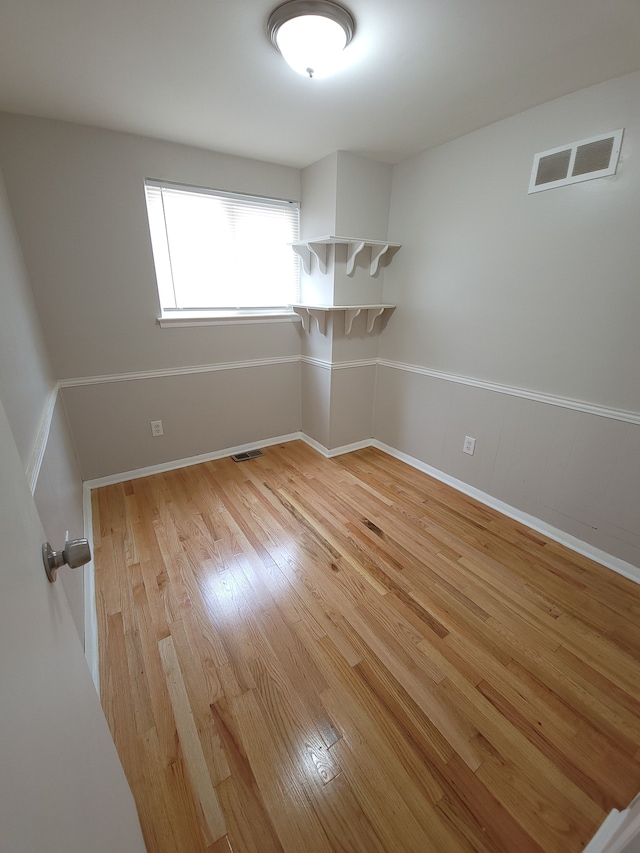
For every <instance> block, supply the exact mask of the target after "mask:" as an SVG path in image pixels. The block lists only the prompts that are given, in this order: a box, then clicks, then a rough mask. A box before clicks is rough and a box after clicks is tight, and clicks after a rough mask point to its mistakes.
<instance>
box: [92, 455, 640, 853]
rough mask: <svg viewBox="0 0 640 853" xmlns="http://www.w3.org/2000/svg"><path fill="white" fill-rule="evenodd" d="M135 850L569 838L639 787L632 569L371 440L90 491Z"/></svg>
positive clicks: (583, 838)
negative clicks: (520, 519)
mask: <svg viewBox="0 0 640 853" xmlns="http://www.w3.org/2000/svg"><path fill="white" fill-rule="evenodd" d="M93 510H94V531H95V532H94V535H95V542H94V548H95V565H96V590H97V606H98V621H99V631H100V674H101V679H102V704H103V707H104V710H105V712H106V715H107V719H108V721H109V725H110V727H111V731H112V733H113V737H114V739H115V742H116V745H117V748H118V751H119V754H120V757H121V760H122V764H123V766H124V769H125V772H126V774H127V777H128V779H129V782H130V785H131V788H132V790H133V793H134V796H135V798H136V801H137V805H138V811H139V814H140V819H141V823H142V827H143V831H144V835H145V839H146V843H147V846H148V849H149V851H152V853H156V851H166V853H180V852H181V851H184V853H199V851H204V850H208V851H215V853H221V851H227V853H228V851H230V850H232V851H234V853H245V851H251V853H272V851H286V853H316V851H359V852H360V853H382V851H385V853H400V851H408V853H426V851H436V853H449V851H462V850H466V851H469V850H473V851H486V853H489V851H491V853H495V851H505V853H527V851H545V853H552V851H562V853H570V851H579V850H582V848H583V847H584V845H585V844H586V843H587V841H588V840H589V839H590V838H591V836H592V835H593V833H594V832H595V830H596V829H597V827H598V826H599V824H600V823H601V822H602V821H603V819H604V818H605V816H606V814H607V813H608V812H609V810H610V809H611V808H613V807H617V808H623V807H626V806H627V804H628V803H629V801H630V800H631V799H632V798H633V797H634V796H635V795H636V794H637V793H638V792H639V791H640V664H639V662H638V661H639V657H640V629H639V625H640V587H639V586H636V585H635V584H633V583H632V582H631V581H627V580H625V579H624V578H622V577H619V576H617V575H616V574H614V573H613V572H610V571H609V570H607V569H604V568H602V567H600V566H597V565H594V564H593V563H590V562H589V561H588V560H586V559H585V558H582V557H580V556H578V555H575V554H573V553H571V552H569V551H566V550H565V549H563V548H562V547H561V546H560V545H557V544H556V543H554V542H551V541H548V540H546V539H545V538H544V537H542V536H541V535H539V534H537V533H533V532H531V531H529V530H528V529H526V528H525V527H523V526H522V525H521V524H518V523H517V522H514V521H512V520H510V519H508V518H505V517H503V516H500V515H498V514H497V513H495V512H493V511H491V510H489V509H487V508H486V507H483V506H481V505H479V504H477V503H475V502H474V501H473V500H471V499H470V498H467V497H465V496H464V495H461V494H459V493H457V492H455V491H453V490H452V489H450V488H448V487H447V486H445V485H443V484H441V483H439V482H436V481H434V480H432V479H430V478H429V477H427V476H426V475H423V474H421V473H419V472H416V471H415V470H413V469H411V468H409V467H407V466H405V465H403V464H402V463H400V462H397V461H395V460H394V459H391V458H390V457H388V456H386V455H385V454H383V453H381V452H379V451H377V450H373V449H368V450H362V451H358V452H356V453H352V454H350V455H347V456H343V457H339V458H338V459H334V460H326V459H323V458H322V457H321V456H319V455H318V454H317V453H315V452H314V451H313V450H311V449H310V448H308V447H307V446H306V445H304V444H302V443H301V442H293V443H290V444H286V445H280V446H277V447H273V448H268V449H266V450H265V455H264V456H263V457H262V458H260V459H257V460H254V461H251V462H244V463H240V464H237V463H234V462H232V461H231V460H230V459H224V460H221V461H217V462H210V463H205V464H202V465H197V466H193V467H190V468H185V469H182V470H179V471H174V472H171V473H167V474H162V475H156V476H153V477H148V478H146V479H140V480H134V481H130V482H126V483H122V484H120V485H117V486H109V487H105V488H101V489H98V490H97V491H94V493H93Z"/></svg>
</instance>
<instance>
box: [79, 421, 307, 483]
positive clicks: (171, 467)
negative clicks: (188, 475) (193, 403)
mask: <svg viewBox="0 0 640 853" xmlns="http://www.w3.org/2000/svg"><path fill="white" fill-rule="evenodd" d="M301 438H304V436H303V435H302V433H301V432H292V433H289V434H288V435H279V436H276V437H275V438H265V439H263V440H262V441H251V442H249V443H248V444H238V445H236V446H235V447H227V448H224V449H223V450H214V451H213V452H212V453H201V454H199V455H198V456H188V457H185V458H184V459H175V460H173V461H172V462H160V463H159V464H158V465H148V466H147V467H146V468H136V469H135V470H133V471H122V472H121V473H119V474H109V475H108V476H107V477H97V478H96V479H95V480H85V482H84V485H85V487H86V488H87V489H89V490H91V489H98V488H100V487H101V486H112V485H114V483H124V482H125V481H126V480H139V479H140V478H141V477H150V476H151V475H152V474H164V473H165V472H166V471H175V470H176V469H177V468H187V467H188V466H189V465H199V464H200V463H201V462H212V461H214V460H215V459H223V458H224V457H225V456H232V455H233V454H235V453H246V452H247V450H260V448H262V447H271V446H272V445H274V444H284V443H286V442H288V441H297V440H298V439H301Z"/></svg>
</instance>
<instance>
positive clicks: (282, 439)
mask: <svg viewBox="0 0 640 853" xmlns="http://www.w3.org/2000/svg"><path fill="white" fill-rule="evenodd" d="M298 440H302V441H304V442H305V443H306V444H308V445H309V447H312V448H313V449H314V450H316V451H317V452H318V453H321V454H322V456H324V457H325V458H327V459H332V458H333V457H335V456H342V455H343V454H345V453H352V452H353V451H354V450H362V449H363V448H365V447H376V448H377V449H378V450H382V451H383V452H384V453H387V454H388V455H389V456H392V457H393V458H394V459H398V460H400V461H401V462H405V463H406V464H407V465H410V466H411V467H412V468H416V469H417V470H418V471H422V472H423V473H425V474H428V475H429V476H431V477H433V478H434V479H436V480H439V481H440V482H442V483H446V484H447V485H448V486H452V487H453V488H454V489H457V491H459V492H462V493H463V494H465V495H469V497H472V498H474V499H475V500H477V501H479V502H480V503H482V504H484V505H485V506H488V507H491V508H492V509H495V510H497V511H498V512H501V513H502V514H503V515H506V516H508V517H509V518H513V519H514V520H515V521H519V522H521V523H522V524H524V525H526V526H527V527H530V528H531V529H532V530H537V531H538V533H542V534H543V535H544V536H547V537H548V538H549V539H553V540H554V541H555V542H559V543H560V544H561V545H565V546H566V547H567V548H569V549H570V550H572V551H575V552H576V553H578V554H582V556H584V557H588V558H589V559H590V560H593V561H594V562H596V563H600V565H602V566H605V567H606V568H608V569H612V571H614V572H617V573H618V574H620V575H623V576H624V577H626V578H629V579H630V580H632V581H635V582H636V583H640V568H638V567H637V566H633V565H632V564H631V563H627V562H625V561H624V560H620V559H619V558H618V557H613V556H612V555H611V554H607V553H606V552H605V551H601V550H600V549H599V548H595V547H594V546H593V545H589V544H588V543H587V542H583V541H582V540H581V539H578V538H577V537H575V536H571V534H569V533H565V532H564V531H563V530H560V529H559V528H557V527H554V526H553V525H551V524H547V523H546V522H544V521H541V520H540V519H539V518H536V517H535V516H533V515H529V514H528V513H526V512H523V511H522V510H519V509H517V508H516V507H513V506H511V505H510V504H506V503H504V501H501V500H498V498H495V497H493V495H490V494H488V493H487V492H483V491H481V490H480V489H476V488H475V487H474V486H470V485H469V484H468V483H465V482H463V481H462V480H458V479H456V478H455V477H452V476H450V475H449V474H445V473H444V472H443V471H440V470H438V469H437V468H433V467H432V466H431V465H427V464H426V463H425V462H421V461H420V460H419V459H416V458H415V457H413V456H409V455H408V454H406V453H402V452H401V451H399V450H396V449H395V448H394V447H390V446H389V445H388V444H384V443H383V442H381V441H378V440H377V439H365V440H364V441H359V442H355V443H354V444H346V445H343V446H342V447H334V448H331V449H330V448H327V447H325V446H324V445H322V444H320V443H319V442H317V441H315V439H313V438H310V437H309V436H308V435H305V434H304V433H302V432H297V433H290V434H289V435H281V436H278V437H277V438H270V439H266V440H264V441H255V442H251V443H250V444H243V445H239V446H237V447H228V448H226V449H225V450H216V451H214V452H213V453H204V454H201V455H200V456H191V457H189V458H186V459H176V460H174V461H173V462H163V463H161V464H159V465H151V466H148V467H147V468H138V469H136V470H134V471H124V472H123V473H121V474H112V475H110V476H108V477H100V478H98V479H95V480H87V481H85V483H84V498H83V500H84V523H85V536H86V538H87V539H88V540H89V544H90V545H91V549H92V553H93V530H92V517H91V490H92V489H97V488H99V487H100V486H110V485H113V484H114V483H122V482H124V481H125V480H136V479H139V478H140V477H148V476H150V475H151V474H162V473H164V472H165V471H174V470H176V469H177V468H186V467H187V466H189V465H197V464H198V463H200V462H209V461H212V460H215V459H222V458H224V457H225V456H231V455H232V454H234V453H243V452H245V451H247V450H257V449H258V448H261V447H270V446H272V445H274V444H284V443H286V442H288V441H298ZM84 590H85V599H84V600H85V656H86V658H87V662H88V664H89V668H90V670H91V675H92V678H93V681H94V684H95V685H96V689H97V690H98V693H99V692H100V681H99V669H98V621H97V616H96V604H95V584H94V575H93V562H91V563H88V564H87V566H85V575H84Z"/></svg>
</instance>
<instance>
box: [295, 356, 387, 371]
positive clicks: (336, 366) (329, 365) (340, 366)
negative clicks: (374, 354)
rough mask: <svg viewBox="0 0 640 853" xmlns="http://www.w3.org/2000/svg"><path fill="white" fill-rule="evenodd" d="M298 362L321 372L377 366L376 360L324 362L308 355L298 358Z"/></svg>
mask: <svg viewBox="0 0 640 853" xmlns="http://www.w3.org/2000/svg"><path fill="white" fill-rule="evenodd" d="M300 361H301V362H302V363H303V364H310V365H311V366H312V367H321V368H322V369H323V370H351V369H352V368H356V367H376V366H377V364H378V359H377V358H363V359H360V360H359V361H326V360H325V359H322V358H313V357H312V356H310V355H302V356H300Z"/></svg>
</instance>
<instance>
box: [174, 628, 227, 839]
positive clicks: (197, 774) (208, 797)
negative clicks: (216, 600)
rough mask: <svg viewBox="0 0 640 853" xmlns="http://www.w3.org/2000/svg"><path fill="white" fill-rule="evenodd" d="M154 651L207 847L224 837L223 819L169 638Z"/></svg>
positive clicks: (225, 830) (176, 657)
mask: <svg viewBox="0 0 640 853" xmlns="http://www.w3.org/2000/svg"><path fill="white" fill-rule="evenodd" d="M158 647H159V649H160V657H161V659H162V666H163V668H164V672H165V676H166V680H167V687H168V688H169V695H170V697H171V706H172V708H173V713H174V717H175V721H176V726H177V729H178V737H179V739H180V744H181V747H182V751H183V755H184V759H185V764H186V767H187V771H188V774H189V777H190V779H191V784H192V786H193V789H194V792H195V794H196V796H197V798H198V801H199V802H200V806H201V808H202V812H203V814H204V818H205V822H206V827H207V830H208V832H209V836H210V837H209V843H211V842H213V841H217V840H218V839H220V838H222V837H223V836H224V835H226V834H227V828H226V825H225V821H224V815H223V814H222V811H221V809H220V803H219V801H218V795H217V794H216V791H215V789H214V787H213V784H212V782H211V775H210V772H209V768H208V767H207V762H206V760H205V756H204V752H203V750H202V744H201V742H200V738H199V736H198V730H197V728H196V725H195V722H194V719H193V714H192V711H191V706H190V703H189V697H188V695H187V690H186V687H185V685H184V680H183V678H182V672H181V670H180V663H179V661H178V656H177V654H176V650H175V646H174V643H173V638H172V637H166V638H165V639H164V640H160V642H159V643H158Z"/></svg>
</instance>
